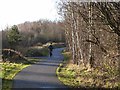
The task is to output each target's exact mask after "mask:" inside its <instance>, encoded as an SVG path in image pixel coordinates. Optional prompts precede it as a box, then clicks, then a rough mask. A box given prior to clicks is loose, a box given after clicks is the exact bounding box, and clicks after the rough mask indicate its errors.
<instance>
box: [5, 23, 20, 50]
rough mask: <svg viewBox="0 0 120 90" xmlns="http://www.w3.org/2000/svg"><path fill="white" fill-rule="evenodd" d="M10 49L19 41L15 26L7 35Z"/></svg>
mask: <svg viewBox="0 0 120 90" xmlns="http://www.w3.org/2000/svg"><path fill="white" fill-rule="evenodd" d="M7 38H8V42H9V44H10V48H12V49H15V47H16V45H18V43H19V42H20V41H21V35H20V33H19V30H18V27H17V26H16V25H14V26H12V27H11V28H10V30H9V31H8V33H7Z"/></svg>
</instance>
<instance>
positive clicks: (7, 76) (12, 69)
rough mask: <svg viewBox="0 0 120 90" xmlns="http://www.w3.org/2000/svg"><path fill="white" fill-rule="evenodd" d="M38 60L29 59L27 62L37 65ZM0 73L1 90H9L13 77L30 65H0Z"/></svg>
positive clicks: (6, 63)
mask: <svg viewBox="0 0 120 90" xmlns="http://www.w3.org/2000/svg"><path fill="white" fill-rule="evenodd" d="M38 60H40V59H39V58H29V59H28V61H30V62H31V63H37V62H38ZM0 66H1V71H2V72H1V73H0V78H2V90H11V88H12V85H13V78H14V77H15V75H16V74H17V73H18V72H20V71H21V70H22V69H24V68H26V67H28V66H30V64H24V63H9V62H5V63H0Z"/></svg>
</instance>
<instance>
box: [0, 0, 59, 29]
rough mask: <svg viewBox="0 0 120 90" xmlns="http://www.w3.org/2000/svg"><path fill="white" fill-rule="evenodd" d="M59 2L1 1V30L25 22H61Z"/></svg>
mask: <svg viewBox="0 0 120 90" xmlns="http://www.w3.org/2000/svg"><path fill="white" fill-rule="evenodd" d="M56 1H58V0H0V30H1V29H4V28H5V27H7V26H12V25H16V24H20V23H24V22H25V21H37V20H39V19H48V20H52V21H53V20H59V15H58V14H57V8H56V7H57V6H56Z"/></svg>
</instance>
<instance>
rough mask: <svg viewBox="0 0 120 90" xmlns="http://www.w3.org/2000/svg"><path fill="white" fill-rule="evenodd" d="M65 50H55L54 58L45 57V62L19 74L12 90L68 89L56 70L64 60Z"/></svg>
mask: <svg viewBox="0 0 120 90" xmlns="http://www.w3.org/2000/svg"><path fill="white" fill-rule="evenodd" d="M63 49H64V48H58V49H54V50H53V56H52V57H43V59H45V60H42V61H40V62H38V63H37V64H33V65H32V66H29V67H27V68H25V69H23V70H22V71H21V72H20V73H18V74H17V75H16V76H15V78H14V82H13V89H12V90H15V88H66V86H64V85H63V84H62V83H61V82H60V81H59V80H58V78H57V76H56V68H57V67H58V65H59V64H60V63H61V62H62V60H63V56H62V54H61V51H62V50H63Z"/></svg>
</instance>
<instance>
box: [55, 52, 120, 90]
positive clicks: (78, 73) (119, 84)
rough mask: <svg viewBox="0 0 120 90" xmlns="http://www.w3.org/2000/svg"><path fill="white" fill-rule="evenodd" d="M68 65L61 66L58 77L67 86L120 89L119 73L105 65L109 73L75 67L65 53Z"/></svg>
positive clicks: (82, 66) (81, 66)
mask: <svg viewBox="0 0 120 90" xmlns="http://www.w3.org/2000/svg"><path fill="white" fill-rule="evenodd" d="M64 56H65V61H64V63H65V62H66V64H64V63H63V64H60V66H59V67H58V68H57V75H58V78H59V80H60V81H62V82H63V83H64V84H65V85H68V86H69V87H74V88H81V87H84V88H111V89H115V90H118V89H120V81H119V79H118V72H117V71H114V70H111V68H110V67H109V66H108V65H104V66H105V67H104V68H106V69H107V71H101V70H99V68H94V69H93V68H92V69H90V70H88V68H86V67H85V66H84V65H79V66H78V65H75V64H72V63H70V58H69V57H68V56H70V55H69V54H68V53H64ZM66 57H67V58H66Z"/></svg>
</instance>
